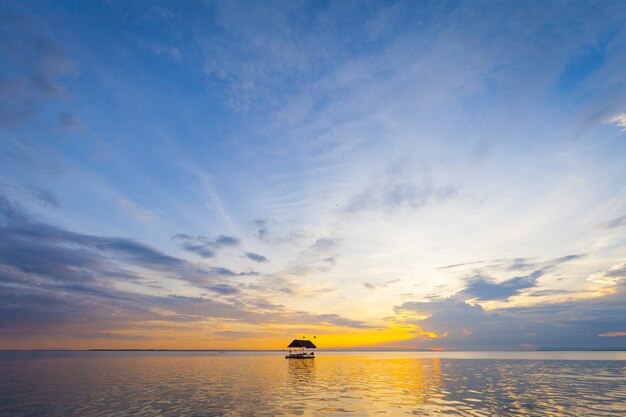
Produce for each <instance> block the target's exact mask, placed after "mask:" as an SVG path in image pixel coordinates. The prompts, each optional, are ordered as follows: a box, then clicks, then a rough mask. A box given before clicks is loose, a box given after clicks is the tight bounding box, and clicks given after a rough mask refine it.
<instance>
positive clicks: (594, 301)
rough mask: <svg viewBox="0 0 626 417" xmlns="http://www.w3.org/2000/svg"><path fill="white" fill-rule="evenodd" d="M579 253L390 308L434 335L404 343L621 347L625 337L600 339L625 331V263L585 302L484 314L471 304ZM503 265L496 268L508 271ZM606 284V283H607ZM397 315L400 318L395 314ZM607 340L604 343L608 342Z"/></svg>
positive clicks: (497, 296)
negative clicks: (607, 284)
mask: <svg viewBox="0 0 626 417" xmlns="http://www.w3.org/2000/svg"><path fill="white" fill-rule="evenodd" d="M583 256H584V255H581V254H573V255H567V256H563V257H560V258H556V259H552V260H549V261H546V262H542V263H536V264H537V265H540V266H542V267H543V269H540V270H536V271H534V272H532V273H530V274H528V275H525V276H521V277H514V278H510V279H507V280H505V281H502V282H499V283H495V282H493V280H490V279H488V278H486V277H483V276H475V277H472V278H470V279H469V281H468V286H467V287H466V288H465V289H463V290H461V291H460V292H459V293H457V294H456V295H454V296H452V297H449V298H445V299H443V298H439V297H431V298H430V300H429V301H419V302H406V303H403V304H401V305H399V306H396V307H395V311H396V313H398V314H400V317H402V316H404V317H406V315H403V314H404V313H406V312H414V313H418V314H419V315H425V316H426V318H425V319H421V318H420V319H402V320H401V321H403V322H406V321H408V322H410V323H413V324H417V325H418V326H419V327H420V329H422V330H423V331H428V332H435V333H437V334H438V335H439V336H440V337H438V338H428V337H426V336H424V335H418V336H417V337H416V338H415V339H414V340H411V341H408V342H407V345H410V346H415V345H416V344H417V345H421V346H423V347H426V348H427V347H446V348H449V349H457V350H463V349H471V350H474V349H527V348H536V349H539V348H545V349H559V348H567V349H571V348H577V349H618V348H619V349H624V348H626V338H625V337H620V336H616V337H604V336H602V334H619V332H621V331H624V330H623V329H626V264H621V265H617V266H615V267H612V268H610V269H608V270H606V271H604V272H601V273H600V274H601V275H603V276H604V277H606V278H607V279H610V281H612V282H613V283H614V284H613V285H614V286H613V288H612V290H611V291H610V292H607V294H606V295H604V296H599V297H593V298H588V299H582V300H581V299H576V300H566V301H558V302H547V301H546V302H543V303H541V302H540V303H539V304H533V305H531V306H524V307H508V308H499V309H496V310H491V311H486V310H484V309H483V308H482V307H481V306H480V305H478V304H476V301H477V300H478V301H481V300H503V299H506V298H508V297H510V296H512V295H515V294H517V293H519V292H521V291H522V290H524V289H529V288H533V287H535V286H536V281H537V279H538V278H539V277H540V276H541V274H542V273H544V272H545V271H548V270H550V269H551V268H554V267H556V266H557V265H560V264H563V263H566V262H572V261H575V260H577V259H580V258H581V257H583ZM508 264H509V263H507V262H505V263H504V264H503V267H502V270H503V271H506V270H508V269H507V268H506V265H508ZM607 281H609V280H607ZM569 293H571V291H569V290H564V289H547V290H539V291H534V290H533V291H530V292H528V295H530V296H536V297H544V296H551V295H557V294H558V295H566V294H569ZM401 313H402V314H401ZM608 339H610V340H608Z"/></svg>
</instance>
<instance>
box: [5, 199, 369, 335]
mask: <svg viewBox="0 0 626 417" xmlns="http://www.w3.org/2000/svg"><path fill="white" fill-rule="evenodd" d="M215 241H216V242H219V244H220V245H232V244H234V242H233V240H231V239H219V238H218V239H216V240H215ZM155 274H157V275H158V276H161V277H168V278H173V279H178V280H184V281H187V282H190V283H192V284H194V285H196V286H199V287H203V288H206V289H207V290H209V291H210V293H208V294H205V295H204V296H202V297H183V296H177V295H161V296H156V295H149V294H142V293H136V292H128V291H125V290H120V289H118V288H117V282H118V281H119V280H122V281H131V282H133V283H135V284H138V285H144V286H152V279H153V276H154V275H155ZM254 274H255V273H254V272H251V271H249V272H240V273H237V272H234V271H232V270H230V269H226V268H219V267H199V266H196V265H194V264H191V263H189V262H187V261H185V260H183V259H180V258H176V257H174V256H170V255H168V254H166V253H163V252H161V251H159V250H157V249H155V248H153V247H151V246H149V245H147V244H145V243H142V242H139V241H136V240H133V239H128V238H118V237H103V236H93V235H86V234H80V233H74V232H70V231H67V230H64V229H61V228H58V227H55V226H51V225H47V224H44V223H41V222H38V221H36V220H35V219H34V218H33V217H31V216H30V215H29V214H28V213H26V212H25V211H24V210H23V209H22V208H21V207H20V206H19V205H18V204H15V203H13V202H12V201H10V200H8V199H7V198H5V197H4V196H2V195H0V334H2V335H3V336H5V337H6V338H5V340H7V339H8V338H28V337H36V336H46V335H55V336H70V337H80V338H88V339H89V338H113V339H115V338H116V337H115V335H116V334H117V332H119V331H120V330H125V329H133V330H135V331H138V332H140V331H141V330H142V329H150V328H151V327H154V328H163V326H168V324H167V323H170V324H171V328H172V329H173V330H177V329H178V330H188V329H191V327H190V326H192V325H193V324H194V323H198V322H201V321H204V320H206V319H207V318H217V319H228V320H232V321H239V322H245V323H250V324H262V323H276V324H281V323H287V324H306V325H320V324H321V325H342V326H349V327H356V328H362V327H364V326H366V325H365V323H363V322H360V321H358V320H350V319H347V318H344V317H341V316H338V315H334V314H329V315H314V314H309V313H306V312H302V311H292V310H288V309H286V308H285V307H283V306H280V305H275V304H273V303H271V302H269V301H267V300H263V299H261V298H258V297H251V296H250V295H249V294H246V293H244V292H243V291H242V289H246V288H247V286H244V285H242V284H239V283H237V282H236V281H234V279H236V278H238V277H242V276H253V275H254ZM155 326H156V327H155ZM139 337H141V336H139ZM121 339H124V338H123V337H120V340H121Z"/></svg>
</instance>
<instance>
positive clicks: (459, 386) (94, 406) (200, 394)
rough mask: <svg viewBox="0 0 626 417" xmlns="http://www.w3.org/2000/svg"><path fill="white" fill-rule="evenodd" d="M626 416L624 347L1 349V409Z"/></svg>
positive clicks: (8, 412) (42, 412)
mask: <svg viewBox="0 0 626 417" xmlns="http://www.w3.org/2000/svg"><path fill="white" fill-rule="evenodd" d="M406 415H414V416H442V415H450V416H625V415H626V352H432V353H431V352H329V351H320V352H318V353H317V356H316V358H315V359H314V360H297V359H285V358H284V356H283V353H282V352H0V416H11V417H18V416H406Z"/></svg>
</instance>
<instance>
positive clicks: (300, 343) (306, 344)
mask: <svg viewBox="0 0 626 417" xmlns="http://www.w3.org/2000/svg"><path fill="white" fill-rule="evenodd" d="M287 347H288V348H307V349H315V348H317V346H315V345H314V344H313V342H311V341H310V340H298V339H294V340H293V342H291V343H290V344H289V346H287Z"/></svg>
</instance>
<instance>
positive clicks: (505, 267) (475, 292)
mask: <svg viewBox="0 0 626 417" xmlns="http://www.w3.org/2000/svg"><path fill="white" fill-rule="evenodd" d="M584 256H585V255H584V254H570V255H566V256H562V257H559V258H555V259H550V260H548V261H544V262H533V261H531V260H529V259H528V258H513V259H510V260H497V261H495V264H493V265H489V266H487V267H486V268H480V269H479V270H478V271H477V272H476V273H475V274H474V275H473V276H471V277H469V278H467V279H466V280H465V281H466V283H467V285H466V287H465V288H464V289H463V290H461V291H460V292H459V293H458V294H457V295H458V296H459V297H463V298H470V299H475V300H478V301H488V300H507V299H509V298H510V297H513V296H515V295H518V294H520V293H521V292H522V291H523V290H526V289H529V288H533V287H536V286H537V285H538V280H539V278H541V277H542V276H543V275H544V274H545V273H546V272H548V271H550V270H552V269H554V268H556V267H557V266H559V265H561V264H564V263H567V262H572V261H575V260H578V259H580V258H583V257H584ZM471 264H472V263H466V264H457V265H452V266H453V267H458V266H464V265H471ZM531 269H534V271H532V272H528V273H526V274H525V275H519V276H514V277H512V278H507V279H505V280H502V281H496V280H495V279H494V278H492V277H490V276H489V275H491V274H489V275H487V273H485V270H487V271H490V272H491V273H499V274H508V273H509V272H510V271H528V270H531Z"/></svg>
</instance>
